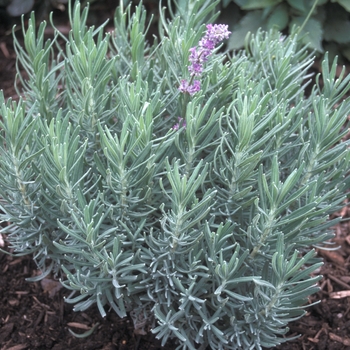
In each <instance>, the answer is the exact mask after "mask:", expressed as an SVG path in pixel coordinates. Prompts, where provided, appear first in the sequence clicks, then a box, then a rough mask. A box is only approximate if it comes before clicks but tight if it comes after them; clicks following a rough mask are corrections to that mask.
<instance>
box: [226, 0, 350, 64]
mask: <svg viewBox="0 0 350 350" xmlns="http://www.w3.org/2000/svg"><path fill="white" fill-rule="evenodd" d="M314 3H315V1H309V0H258V1H257V0H223V1H222V2H221V4H222V6H223V8H225V11H224V12H223V13H231V14H232V15H233V16H234V17H232V16H231V19H230V18H229V16H227V19H226V21H227V23H230V28H231V30H232V36H231V38H230V41H229V44H228V45H229V48H231V49H236V48H241V47H243V45H244V37H245V35H246V34H247V33H248V32H252V33H255V32H256V31H257V30H258V29H259V28H262V29H264V30H269V29H272V28H273V27H277V28H278V30H280V31H284V32H285V33H291V32H292V28H293V26H301V25H302V23H304V21H305V19H306V18H307V16H308V14H309V12H310V10H311V8H312V6H313V5H314ZM237 5H238V7H239V9H240V10H243V11H237V7H236V6H237ZM316 5H317V6H316V8H315V10H314V11H313V13H312V16H311V18H310V19H309V20H308V21H307V23H306V26H305V27H304V29H303V31H302V33H303V34H304V35H305V37H304V38H303V39H302V40H303V42H304V43H305V44H308V43H309V44H310V46H311V47H312V48H313V49H316V50H317V51H318V52H319V53H323V52H326V51H328V52H330V54H331V56H332V57H334V56H335V55H340V56H342V57H344V58H346V59H347V60H350V38H349V35H348V33H349V30H350V14H349V13H350V3H349V2H348V1H346V0H318V1H317V4H316Z"/></svg>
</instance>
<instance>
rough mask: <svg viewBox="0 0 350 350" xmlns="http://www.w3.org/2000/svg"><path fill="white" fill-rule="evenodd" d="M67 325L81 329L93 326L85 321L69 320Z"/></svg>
mask: <svg viewBox="0 0 350 350" xmlns="http://www.w3.org/2000/svg"><path fill="white" fill-rule="evenodd" d="M67 326H69V327H74V328H79V329H84V330H89V329H91V327H89V326H88V325H86V324H85V323H78V322H68V323H67Z"/></svg>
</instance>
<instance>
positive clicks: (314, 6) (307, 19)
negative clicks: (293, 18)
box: [297, 0, 318, 35]
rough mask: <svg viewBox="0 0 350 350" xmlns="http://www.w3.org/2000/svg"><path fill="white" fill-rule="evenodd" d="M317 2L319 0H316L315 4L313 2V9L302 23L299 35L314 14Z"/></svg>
mask: <svg viewBox="0 0 350 350" xmlns="http://www.w3.org/2000/svg"><path fill="white" fill-rule="evenodd" d="M317 4H318V0H315V2H314V4H313V5H312V7H311V10H310V11H309V13H308V14H307V16H306V18H305V20H304V22H303V24H302V25H301V27H300V28H299V30H298V32H297V34H298V35H299V34H300V33H301V31H302V30H303V29H304V27H305V25H306V23H307V22H308V21H309V19H310V17H311V15H312V14H313V12H314V10H315V8H316V6H317Z"/></svg>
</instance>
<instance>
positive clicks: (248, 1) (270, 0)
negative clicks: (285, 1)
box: [234, 0, 282, 10]
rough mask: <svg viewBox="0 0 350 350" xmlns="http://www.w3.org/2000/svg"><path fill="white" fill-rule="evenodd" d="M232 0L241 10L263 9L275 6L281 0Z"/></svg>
mask: <svg viewBox="0 0 350 350" xmlns="http://www.w3.org/2000/svg"><path fill="white" fill-rule="evenodd" d="M234 2H235V3H236V4H237V5H238V6H239V7H240V8H241V9H242V10H255V9H263V8H265V7H269V6H275V5H277V4H279V3H280V2H282V0H234Z"/></svg>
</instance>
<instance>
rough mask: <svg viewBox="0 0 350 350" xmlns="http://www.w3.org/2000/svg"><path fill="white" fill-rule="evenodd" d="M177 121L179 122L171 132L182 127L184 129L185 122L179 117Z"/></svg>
mask: <svg viewBox="0 0 350 350" xmlns="http://www.w3.org/2000/svg"><path fill="white" fill-rule="evenodd" d="M177 120H178V121H179V122H178V123H176V124H175V125H174V126H173V130H179V128H181V127H184V128H185V129H186V120H184V119H183V118H181V117H177Z"/></svg>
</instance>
